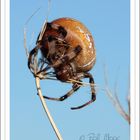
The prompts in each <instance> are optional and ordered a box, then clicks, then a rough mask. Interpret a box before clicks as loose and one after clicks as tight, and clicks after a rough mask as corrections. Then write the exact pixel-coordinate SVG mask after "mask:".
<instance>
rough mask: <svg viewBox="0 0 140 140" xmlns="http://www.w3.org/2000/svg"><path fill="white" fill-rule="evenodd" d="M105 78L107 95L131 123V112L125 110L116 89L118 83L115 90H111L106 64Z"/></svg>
mask: <svg viewBox="0 0 140 140" xmlns="http://www.w3.org/2000/svg"><path fill="white" fill-rule="evenodd" d="M104 80H105V93H106V95H107V96H108V97H109V99H110V100H111V102H112V103H113V105H114V107H115V108H116V110H117V111H118V113H119V114H120V115H121V116H122V117H123V118H124V119H125V120H126V121H127V122H128V123H129V124H130V114H129V113H127V112H126V111H125V110H124V108H123V106H122V105H121V103H120V100H119V98H118V96H117V90H116V87H117V84H116V86H115V90H114V92H113V91H111V90H110V88H109V86H108V75H107V70H106V66H105V65H104ZM128 101H129V100H128ZM129 107H130V102H128V108H129ZM129 111H130V108H129Z"/></svg>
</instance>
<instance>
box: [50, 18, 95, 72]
mask: <svg viewBox="0 0 140 140" xmlns="http://www.w3.org/2000/svg"><path fill="white" fill-rule="evenodd" d="M51 24H57V25H60V26H62V27H63V28H64V29H65V30H66V32H67V35H66V36H65V38H64V40H65V41H66V42H67V43H68V44H69V45H70V46H71V47H70V48H69V49H68V51H71V49H73V48H74V47H76V46H78V45H80V46H81V48H82V51H81V52H80V53H79V54H78V56H77V57H76V58H75V59H74V63H75V65H76V68H77V70H78V71H80V72H82V71H83V72H84V71H89V70H90V69H91V68H92V67H93V65H94V64H95V61H96V51H95V47H94V41H93V38H92V35H91V33H90V32H89V30H88V29H87V28H86V27H85V26H84V25H83V24H82V23H81V22H79V21H77V20H75V19H72V18H59V19H56V20H54V21H52V22H51Z"/></svg>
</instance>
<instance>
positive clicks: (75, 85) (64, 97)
mask: <svg viewBox="0 0 140 140" xmlns="http://www.w3.org/2000/svg"><path fill="white" fill-rule="evenodd" d="M79 88H80V85H79V84H77V83H75V84H73V86H72V89H71V90H70V91H69V92H68V93H67V94H65V95H63V96H61V97H60V98H52V97H48V96H43V97H44V98H45V99H49V100H55V101H64V100H65V99H67V98H68V97H70V96H71V95H72V94H73V93H74V92H75V91H77V90H78V89H79Z"/></svg>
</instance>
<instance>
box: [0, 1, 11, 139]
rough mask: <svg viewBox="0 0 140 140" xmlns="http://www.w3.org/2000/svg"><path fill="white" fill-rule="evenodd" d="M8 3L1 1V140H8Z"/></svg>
mask: <svg viewBox="0 0 140 140" xmlns="http://www.w3.org/2000/svg"><path fill="white" fill-rule="evenodd" d="M9 11H10V1H9V0H2V1H1V55H0V56H1V102H0V103H1V140H10V92H9V91H10V90H9V89H10V86H9V85H10V84H9V82H10V74H9V71H10V63H9V62H10V61H9V58H10V56H9V54H10V53H9V52H10V40H9V35H10V33H9V32H10V28H9V24H10V16H9V15H10V14H9Z"/></svg>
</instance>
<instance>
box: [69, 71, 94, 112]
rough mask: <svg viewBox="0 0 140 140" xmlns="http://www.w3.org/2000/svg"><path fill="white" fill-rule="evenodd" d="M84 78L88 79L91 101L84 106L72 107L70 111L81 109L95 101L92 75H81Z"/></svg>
mask: <svg viewBox="0 0 140 140" xmlns="http://www.w3.org/2000/svg"><path fill="white" fill-rule="evenodd" d="M83 77H84V78H89V82H90V87H91V100H90V101H88V102H86V103H85V104H83V105H81V106H78V107H72V108H71V109H72V110H74V109H81V108H83V107H85V106H87V105H89V104H91V103H92V102H94V101H95V100H96V93H95V88H94V86H93V84H94V79H93V77H92V75H91V74H90V73H84V75H83Z"/></svg>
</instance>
